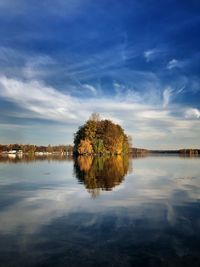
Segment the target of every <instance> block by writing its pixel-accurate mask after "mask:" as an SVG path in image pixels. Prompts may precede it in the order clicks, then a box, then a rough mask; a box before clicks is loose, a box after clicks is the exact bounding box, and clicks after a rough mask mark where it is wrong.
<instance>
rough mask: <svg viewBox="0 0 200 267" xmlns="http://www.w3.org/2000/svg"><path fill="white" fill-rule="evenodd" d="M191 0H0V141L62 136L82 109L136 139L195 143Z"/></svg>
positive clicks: (79, 119) (199, 115)
mask: <svg viewBox="0 0 200 267" xmlns="http://www.w3.org/2000/svg"><path fill="white" fill-rule="evenodd" d="M199 14H200V3H199V1H198V0H196V1H195V0H191V1H184V0H180V1H175V0H174V1H170V0H165V1H164V0H162V1H155V0H143V1H142V0H140V1H139V0H123V1H122V0H117V1H116V0H115V1H114V0H101V1H95V0H68V1H64V0H57V1H50V0H43V1H33V0H29V1H26V0H15V1H13V0H0V113H1V116H0V143H13V142H18V143H35V144H46V145H47V144H49V143H51V144H61V143H64V144H67V143H72V141H73V133H74V132H75V131H76V129H77V127H78V126H79V125H81V124H82V123H83V122H84V121H85V120H86V119H87V118H88V117H89V116H90V114H91V113H92V112H99V113H100V114H101V116H102V118H109V119H112V120H113V121H115V122H117V123H120V124H121V125H122V126H123V127H124V129H125V131H126V132H127V133H128V134H129V135H131V136H132V137H133V143H134V145H135V146H137V147H146V148H160V149H162V148H180V147H200V138H199V136H200V124H199V123H200V76H199V74H200V49H199V48H200V34H199V28H200V15H199Z"/></svg>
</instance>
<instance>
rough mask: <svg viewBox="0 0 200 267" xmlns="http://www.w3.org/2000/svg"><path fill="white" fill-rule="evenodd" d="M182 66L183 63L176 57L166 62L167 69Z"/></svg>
mask: <svg viewBox="0 0 200 267" xmlns="http://www.w3.org/2000/svg"><path fill="white" fill-rule="evenodd" d="M183 66H184V63H183V62H181V61H180V60H177V59H172V60H170V61H169V62H168V64H167V69H168V70H172V69H174V68H182V67H183Z"/></svg>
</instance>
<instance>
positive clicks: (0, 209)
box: [0, 156, 200, 267]
mask: <svg viewBox="0 0 200 267" xmlns="http://www.w3.org/2000/svg"><path fill="white" fill-rule="evenodd" d="M199 200H200V158H181V157H178V156H152V157H144V158H122V157H120V156H116V157H112V158H103V157H99V158H92V157H79V158H77V159H76V160H73V159H72V158H65V157H59V156H58V157H49V158H42V157H41V158H34V157H33V158H29V157H26V158H15V157H13V158H6V157H1V158H0V266H3V267H6V266H12V267H15V266H20V267H24V266H26V267H28V266H37V267H39V266H48V267H51V266H54V267H55V266H67V267H70V266H82V267H84V266H89V267H90V266H97V267H98V266H123V267H126V266H127V267H128V266H158V267H159V266H176V267H177V266H192V267H195V266H200V251H199V248H200V201H199Z"/></svg>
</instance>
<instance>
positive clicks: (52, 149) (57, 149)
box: [0, 144, 73, 154]
mask: <svg viewBox="0 0 200 267" xmlns="http://www.w3.org/2000/svg"><path fill="white" fill-rule="evenodd" d="M11 150H16V151H19V150H21V151H22V152H23V153H25V154H34V153H35V152H48V153H67V152H68V153H69V154H72V153H73V146H72V145H56V146H53V145H48V146H37V145H32V144H25V145H23V144H8V145H2V144H0V153H2V152H9V151H11Z"/></svg>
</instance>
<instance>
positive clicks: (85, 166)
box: [74, 155, 129, 198]
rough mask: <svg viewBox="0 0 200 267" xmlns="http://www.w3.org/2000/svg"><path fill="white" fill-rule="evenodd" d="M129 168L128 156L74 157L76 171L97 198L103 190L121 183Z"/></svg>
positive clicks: (81, 180)
mask: <svg viewBox="0 0 200 267" xmlns="http://www.w3.org/2000/svg"><path fill="white" fill-rule="evenodd" d="M128 170H129V158H128V156H123V157H122V156H121V155H116V156H113V157H109V156H107V157H92V156H82V155H81V156H78V157H76V158H75V159H74V172H75V174H76V177H77V179H78V180H79V182H81V183H83V184H84V185H85V187H86V188H87V189H88V191H89V193H91V195H92V197H93V198H95V197H96V196H98V195H99V193H100V191H101V190H106V191H109V190H112V188H113V187H115V186H117V185H119V184H120V183H121V182H122V181H123V179H124V176H125V175H126V174H127V172H128Z"/></svg>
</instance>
